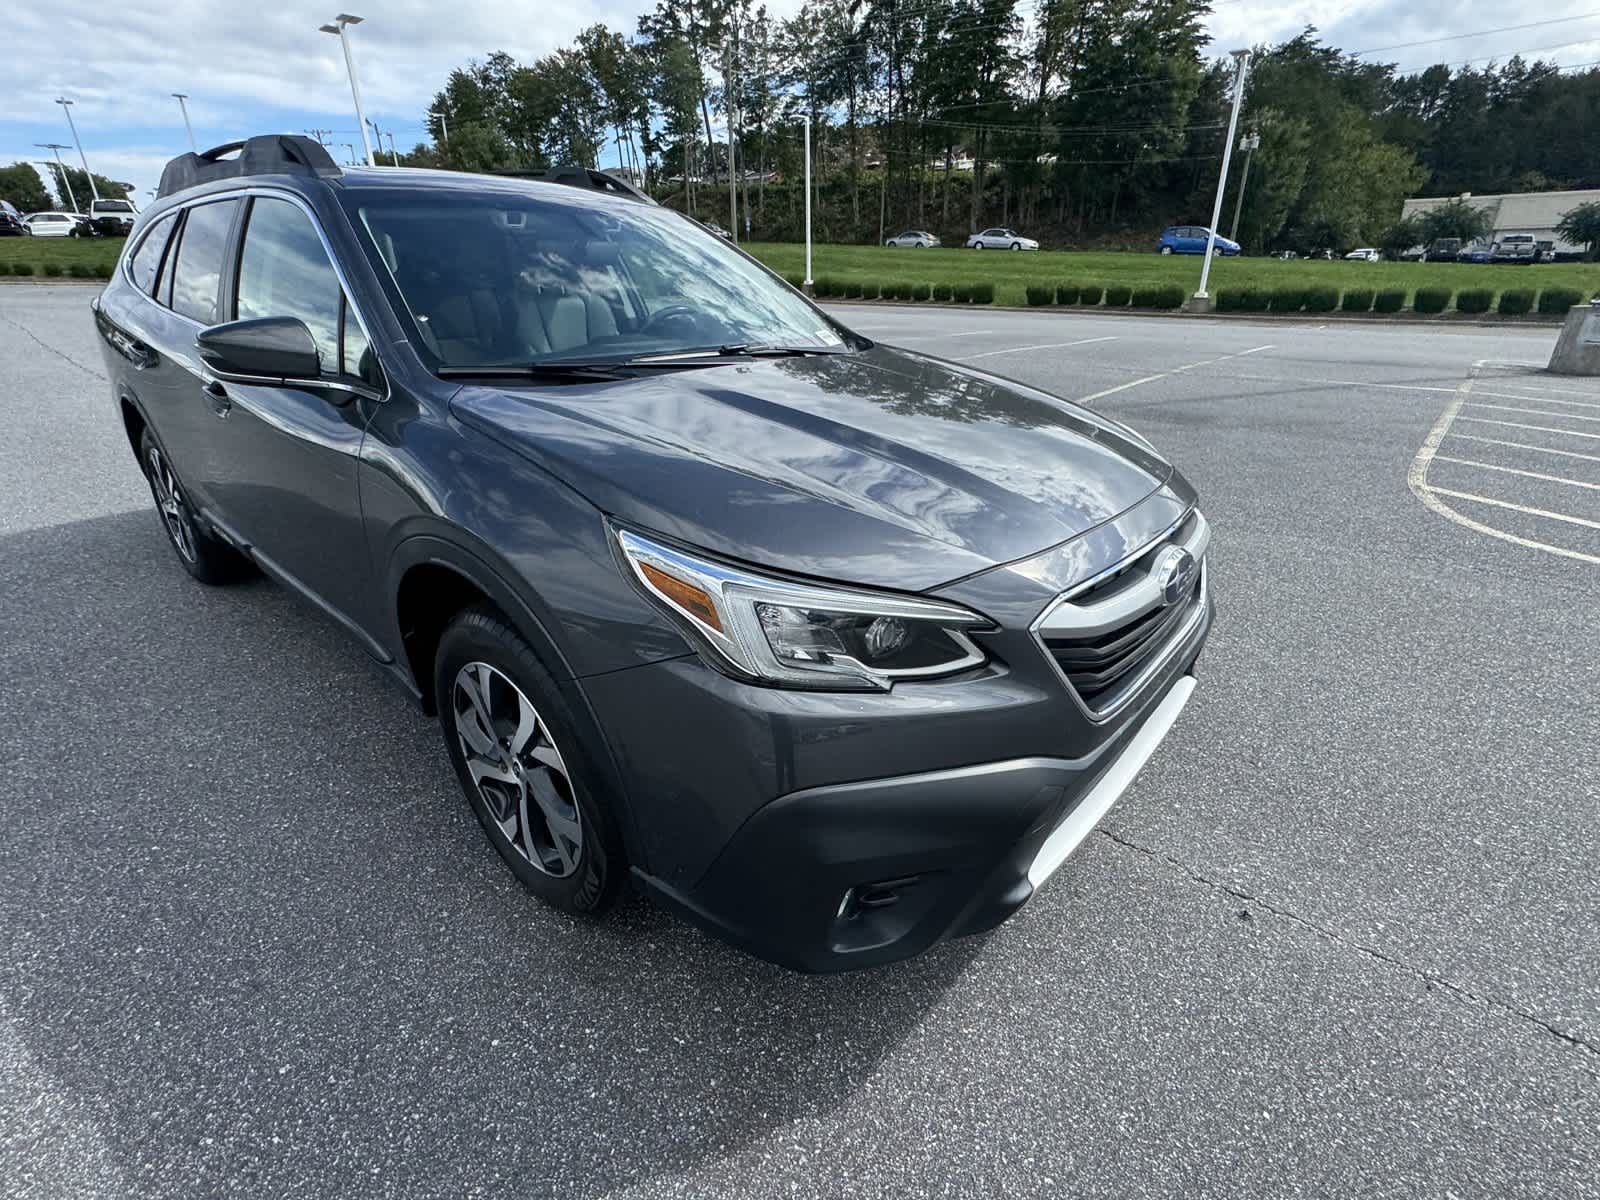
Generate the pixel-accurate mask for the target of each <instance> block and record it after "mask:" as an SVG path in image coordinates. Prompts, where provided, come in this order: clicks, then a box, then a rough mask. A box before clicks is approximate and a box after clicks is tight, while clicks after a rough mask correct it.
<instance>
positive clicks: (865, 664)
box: [617, 530, 991, 691]
mask: <svg viewBox="0 0 1600 1200" xmlns="http://www.w3.org/2000/svg"><path fill="white" fill-rule="evenodd" d="M617 543H618V545H619V546H620V547H621V549H622V555H623V557H624V558H625V559H626V560H627V562H628V565H629V567H630V568H631V569H632V570H633V573H634V577H635V578H636V579H638V581H639V583H640V584H641V585H642V586H643V587H644V589H645V591H646V592H647V593H648V594H649V595H650V596H651V597H652V598H653V599H654V600H656V601H657V602H658V603H659V604H661V605H662V607H664V608H665V609H666V610H667V611H668V612H669V613H670V614H671V615H672V616H674V617H676V618H677V619H678V620H679V621H680V622H681V623H683V624H685V625H687V626H688V627H689V628H690V629H691V630H692V631H693V632H694V633H695V634H696V635H698V638H699V640H700V641H701V642H703V643H705V644H706V645H708V646H709V647H710V649H711V650H713V651H714V652H715V654H716V657H717V659H718V660H719V663H718V665H720V666H726V667H728V668H731V670H732V673H733V674H735V675H738V676H740V677H743V678H748V679H758V680H762V681H765V682H767V683H776V684H782V685H784V686H786V687H801V688H821V689H829V690H852V691H866V690H877V691H886V690H887V689H888V688H889V687H890V686H891V685H892V684H893V683H894V681H895V680H897V679H917V678H928V677H930V676H935V675H948V674H950V673H952V672H954V671H962V670H965V669H967V668H968V667H974V666H977V665H978V664H980V663H982V662H983V661H985V658H986V655H985V654H984V652H983V651H982V650H980V649H979V648H978V647H977V646H976V645H974V644H973V642H972V640H971V639H970V638H969V637H968V636H967V631H968V630H973V629H982V628H986V627H989V626H990V625H991V622H990V621H988V620H986V619H985V618H983V617H981V616H979V615H978V614H977V613H974V612H970V611H968V610H967V609H965V608H961V607H958V606H957V605H954V604H945V603H943V602H941V601H938V600H923V599H914V598H911V597H906V596H894V595H887V594H880V593H877V592H868V591H857V590H855V589H853V588H842V587H830V586H826V585H821V584H808V583H796V582H794V581H791V580H787V579H772V578H768V577H765V576H761V575H755V574H752V573H750V572H749V571H746V570H743V569H742V568H739V567H734V566H730V565H728V564H726V563H720V562H716V561H713V560H710V559H705V558H701V557H699V556H698V555H693V554H688V553H686V552H684V551H682V550H679V549H676V548H675V547H671V546H665V545H662V544H661V543H659V542H653V541H651V540H650V539H648V538H644V537H640V536H639V535H638V534H636V533H630V532H628V531H626V530H618V532H617Z"/></svg>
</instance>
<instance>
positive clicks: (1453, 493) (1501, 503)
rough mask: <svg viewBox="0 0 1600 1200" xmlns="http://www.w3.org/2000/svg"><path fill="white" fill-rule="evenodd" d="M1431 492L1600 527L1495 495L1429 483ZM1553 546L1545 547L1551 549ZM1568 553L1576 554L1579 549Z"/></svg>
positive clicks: (1596, 557) (1597, 523)
mask: <svg viewBox="0 0 1600 1200" xmlns="http://www.w3.org/2000/svg"><path fill="white" fill-rule="evenodd" d="M1427 486H1428V490H1429V491H1430V492H1437V493H1438V494H1439V495H1441V496H1454V497H1455V498H1456V499H1457V500H1471V501H1473V502H1474V503H1476V504H1492V505H1494V506H1495V507H1496V508H1510V509H1515V510H1516V511H1517V512H1520V513H1527V514H1528V515H1529V516H1532V517H1546V518H1548V519H1550V520H1552V521H1565V522H1567V524H1569V525H1583V526H1586V527H1588V528H1589V529H1600V521H1591V520H1589V519H1588V518H1587V517H1574V516H1572V515H1571V514H1570V513H1559V512H1551V511H1550V510H1549V509H1548V508H1531V507H1529V506H1528V505H1526V504H1514V503H1512V502H1511V501H1510V500H1497V499H1495V498H1494V497H1493V496H1479V495H1475V494H1474V493H1472V492H1457V491H1452V490H1451V489H1450V488H1442V487H1434V486H1433V485H1432V484H1431V483H1430V484H1428V485H1427ZM1551 548H1552V547H1545V549H1551ZM1568 553H1572V554H1576V553H1577V551H1569V552H1568ZM1579 557H1583V558H1588V559H1590V560H1591V561H1593V562H1600V555H1594V554H1586V555H1580V556H1579Z"/></svg>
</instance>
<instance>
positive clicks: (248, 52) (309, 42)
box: [0, 0, 1600, 203]
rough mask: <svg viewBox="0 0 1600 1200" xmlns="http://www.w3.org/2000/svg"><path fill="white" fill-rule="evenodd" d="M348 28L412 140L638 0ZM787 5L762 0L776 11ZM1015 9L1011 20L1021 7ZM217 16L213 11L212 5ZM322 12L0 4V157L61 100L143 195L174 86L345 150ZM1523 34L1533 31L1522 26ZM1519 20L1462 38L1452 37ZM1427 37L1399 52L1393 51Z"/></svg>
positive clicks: (1497, 49) (1357, 4)
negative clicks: (491, 75)
mask: <svg viewBox="0 0 1600 1200" xmlns="http://www.w3.org/2000/svg"><path fill="white" fill-rule="evenodd" d="M347 2H349V3H353V4H354V5H355V6H356V10H357V11H358V12H359V13H360V14H361V15H362V16H364V17H365V18H366V20H365V22H364V23H363V24H361V25H359V26H356V27H354V28H353V29H352V33H351V37H352V49H353V51H354V53H355V57H356V66H357V70H358V73H359V76H360V80H361V87H362V98H363V100H364V101H365V104H366V109H367V115H368V116H369V117H371V118H372V119H374V120H376V121H377V123H378V124H379V125H380V126H381V127H382V128H383V129H385V130H392V131H393V132H394V136H395V140H396V142H397V143H398V144H399V145H400V146H401V147H402V148H405V147H409V146H411V145H414V144H415V143H416V142H418V141H420V140H423V139H424V138H425V137H426V133H425V131H424V129H423V112H424V110H425V109H426V108H427V106H428V103H429V101H430V100H431V98H432V96H433V93H434V92H435V91H436V90H437V89H438V88H439V86H440V85H441V84H442V83H443V81H444V78H445V76H446V75H447V74H448V73H449V71H450V70H451V69H452V68H453V67H456V66H459V65H461V64H462V63H464V62H465V61H466V60H467V59H469V58H473V57H481V56H483V55H484V54H486V53H488V52H489V51H491V50H497V49H503V50H506V51H508V52H510V53H511V54H512V55H513V56H515V57H517V58H519V59H532V58H536V57H538V56H539V55H541V54H545V53H548V52H549V51H551V50H553V49H555V48H557V47H559V46H562V45H564V44H566V43H568V42H570V41H571V39H572V37H573V35H575V34H576V33H577V31H578V30H580V29H582V28H584V27H585V26H588V25H591V24H593V23H595V22H596V21H601V22H605V23H607V24H609V25H611V26H612V27H613V28H616V29H620V30H623V31H625V32H631V31H632V30H633V28H634V26H635V23H636V20H637V16H638V14H639V12H640V11H642V10H643V9H644V8H645V7H646V3H645V0H533V2H532V3H528V2H522V3H519V2H517V0H510V2H507V0H454V2H453V3H450V4H440V3H438V2H437V0H433V2H430V3H422V2H421V0H347ZM799 2H800V0H769V3H768V7H769V10H770V11H772V12H774V13H777V14H787V13H789V12H792V11H793V10H795V9H796V8H798V7H799ZM1213 5H1214V9H1213V13H1212V16H1211V18H1210V21H1209V22H1208V29H1209V31H1210V33H1211V35H1212V38H1213V42H1212V48H1213V49H1214V50H1215V51H1216V52H1217V53H1219V54H1220V53H1222V52H1223V51H1225V50H1227V49H1230V48H1232V47H1235V46H1241V45H1246V44H1250V43H1255V44H1260V43H1262V42H1274V41H1282V40H1285V39H1287V38H1290V37H1293V36H1294V35H1295V34H1296V33H1298V32H1299V31H1300V29H1301V28H1303V27H1304V26H1306V25H1315V26H1317V27H1318V28H1319V29H1320V30H1321V31H1322V33H1323V37H1324V40H1325V41H1327V42H1328V43H1330V44H1332V45H1336V46H1339V47H1341V48H1343V49H1346V50H1349V51H1366V50H1373V51H1378V50H1382V48H1385V47H1397V48H1395V49H1389V50H1382V52H1381V53H1375V54H1373V55H1372V57H1373V58H1374V59H1375V60H1378V61H1387V62H1394V63H1397V64H1399V65H1400V66H1401V67H1402V68H1406V69H1414V68H1421V67H1423V66H1426V65H1428V64H1429V63H1434V62H1448V63H1462V62H1473V63H1474V64H1475V65H1482V64H1483V63H1485V62H1488V61H1490V60H1491V59H1498V60H1504V59H1505V58H1507V57H1509V56H1510V55H1511V54H1512V53H1515V52H1519V51H1520V52H1522V53H1523V54H1524V57H1528V58H1534V57H1538V58H1545V59H1550V60H1553V61H1556V62H1558V63H1561V64H1563V65H1578V64H1587V63H1593V62H1597V61H1600V0H1532V2H1530V3H1525V4H1520V5H1507V4H1505V3H1503V0H1452V2H1449V3H1444V2H1441V0H1286V2H1285V0H1276V2H1274V0H1213ZM1033 6H1034V5H1033V3H1032V0H1022V4H1021V10H1022V11H1023V12H1025V13H1026V12H1028V11H1030V10H1031V9H1032V8H1033ZM224 10H225V11H224ZM337 11H339V10H338V7H337V5H335V4H333V3H328V4H327V5H326V6H325V7H319V6H318V5H317V4H316V3H305V2H303V0H280V2H278V3H274V4H269V5H268V6H267V7H265V8H259V7H256V6H255V5H253V4H239V3H237V2H235V3H232V4H228V5H226V6H221V5H216V4H208V3H203V2H200V0H118V3H117V4H115V5H113V6H112V7H111V8H109V9H108V8H107V7H106V5H105V4H104V3H93V4H91V3H89V2H88V0H44V2H42V3H36V4H20V5H11V6H8V11H7V16H6V22H5V27H6V34H7V46H6V48H5V58H6V64H7V76H8V78H9V83H8V84H7V85H6V86H5V87H4V88H3V89H0V164H7V163H11V162H15V161H18V160H28V161H37V160H38V159H40V158H43V157H45V156H47V155H48V153H49V152H48V151H43V150H38V149H35V148H34V143H38V142H64V143H69V144H70V143H71V141H72V138H71V136H70V133H69V131H68V129H67V123H66V120H65V118H64V117H63V115H62V110H61V108H60V107H59V106H58V105H56V104H55V103H53V101H54V100H55V98H56V97H58V96H65V97H67V98H69V99H71V100H72V101H73V110H72V111H73V115H74V118H75V119H76V121H77V122H78V131H79V133H80V135H81V136H82V139H83V145H84V151H85V153H86V154H87V156H88V159H89V165H90V166H91V167H92V168H93V169H94V170H95V171H96V172H98V173H99V174H102V175H106V176H109V177H111V178H113V179H120V180H129V181H132V182H133V183H135V184H136V186H137V189H138V190H137V193H136V200H137V201H138V202H140V203H143V202H145V201H148V199H149V192H148V191H147V190H146V189H148V188H151V187H153V186H154V185H155V182H156V180H157V179H158V178H159V176H160V173H161V167H162V165H163V164H164V163H165V162H166V161H167V159H169V158H171V157H172V156H173V155H174V154H177V153H181V152H182V151H183V150H185V149H187V145H186V138H185V135H184V131H183V121H182V116H181V114H180V113H179V110H178V103H177V101H176V100H174V99H173V98H172V96H171V93H173V92H186V93H188V95H189V97H190V99H189V112H190V118H191V120H192V121H193V122H194V128H195V137H196V139H197V140H198V141H199V143H200V144H201V146H202V147H205V146H208V145H215V144H217V143H219V142H225V141H229V140H232V139H235V138H238V137H243V136H248V135H249V134H252V133H269V132H283V131H303V130H308V129H327V130H332V131H333V132H332V133H331V134H329V135H328V138H327V140H328V141H329V142H330V143H331V145H332V148H333V150H334V153H335V156H336V157H338V158H341V159H343V158H345V157H346V156H347V152H346V151H345V149H344V143H350V144H352V145H354V146H357V147H359V146H360V137H359V135H358V134H357V131H356V121H355V115H354V111H353V108H352V105H351V101H350V90H349V85H348V83H347V82H346V77H345V70H344V62H343V59H342V57H341V56H340V53H339V46H338V40H337V39H336V38H334V37H331V36H329V35H328V34H324V33H319V32H318V29H317V27H318V26H319V25H321V24H323V23H324V22H327V21H329V20H330V19H331V18H332V17H333V16H334V14H335V12H337ZM1536 23H1537V24H1536ZM1509 25H1523V26H1526V27H1525V28H1521V29H1516V30H1508V31H1506V32H1503V33H1495V34H1490V35H1485V36H1478V37H1463V38H1459V39H1455V40H1450V41H1434V39H1439V38H1444V37H1447V36H1449V35H1453V34H1461V33H1471V32H1474V31H1479V30H1490V29H1497V28H1503V27H1505V26H1509ZM1412 42H1428V43H1430V44H1426V45H1417V46H1406V45H1404V44H1406V43H1412Z"/></svg>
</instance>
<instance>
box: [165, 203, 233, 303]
mask: <svg viewBox="0 0 1600 1200" xmlns="http://www.w3.org/2000/svg"><path fill="white" fill-rule="evenodd" d="M238 207H239V201H237V200H220V201H217V202H216V203H214V204H200V205H196V206H195V207H194V208H191V209H190V210H189V215H188V217H187V218H186V219H185V220H184V223H183V237H182V238H181V239H180V240H179V242H178V265H177V269H176V270H175V271H174V272H173V276H172V310H173V311H174V312H177V313H181V314H182V315H183V316H186V317H188V318H189V319H190V320H191V321H198V322H200V324H202V325H215V324H216V322H217V293H218V289H219V287H220V286H221V284H222V260H223V259H224V258H225V257H226V256H227V250H228V232H229V230H231V229H232V228H233V216H234V213H235V212H236V211H237V210H238Z"/></svg>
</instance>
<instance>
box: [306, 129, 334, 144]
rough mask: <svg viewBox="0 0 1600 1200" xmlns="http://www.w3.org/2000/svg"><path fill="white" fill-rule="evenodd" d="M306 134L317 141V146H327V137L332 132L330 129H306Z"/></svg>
mask: <svg viewBox="0 0 1600 1200" xmlns="http://www.w3.org/2000/svg"><path fill="white" fill-rule="evenodd" d="M306 132H307V133H309V134H310V135H311V136H312V137H314V138H316V139H317V144H318V145H319V146H326V145H327V144H328V135H329V134H330V133H332V132H333V130H331V129H308V130H306Z"/></svg>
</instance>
